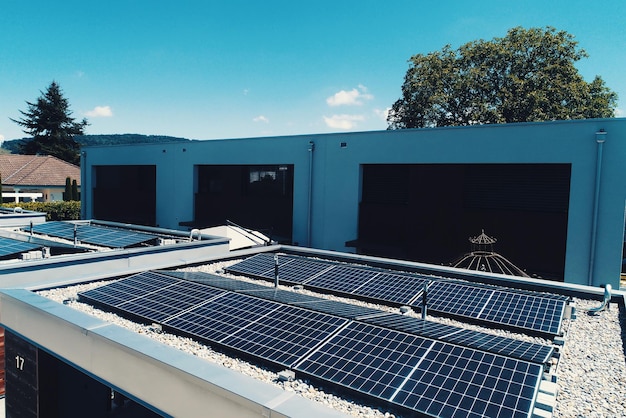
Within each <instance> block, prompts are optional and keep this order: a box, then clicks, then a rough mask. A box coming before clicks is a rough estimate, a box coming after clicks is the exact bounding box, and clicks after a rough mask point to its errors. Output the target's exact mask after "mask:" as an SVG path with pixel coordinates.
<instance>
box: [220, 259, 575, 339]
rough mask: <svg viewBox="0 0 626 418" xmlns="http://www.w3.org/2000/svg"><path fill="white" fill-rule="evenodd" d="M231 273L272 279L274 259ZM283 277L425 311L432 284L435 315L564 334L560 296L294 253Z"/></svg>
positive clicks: (236, 268) (284, 265) (281, 263)
mask: <svg viewBox="0 0 626 418" xmlns="http://www.w3.org/2000/svg"><path fill="white" fill-rule="evenodd" d="M227 270H228V271H230V272H235V273H240V274H245V275H250V276H253V277H263V278H266V279H271V278H273V276H274V259H273V255H272V254H269V253H264V254H258V255H255V256H253V257H251V258H248V259H247V260H244V261H242V262H240V263H238V264H235V265H233V266H231V267H229V268H228V269H227ZM279 277H280V278H281V281H282V279H283V278H286V280H288V281H289V282H291V283H298V284H304V285H305V286H307V287H310V288H314V289H317V290H321V291H329V292H335V293H343V294H346V295H349V296H357V297H360V298H366V299H370V300H378V301H381V302H387V303H389V302H390V303H394V304H398V305H404V304H408V305H411V306H415V307H418V308H421V307H422V298H421V295H422V291H423V288H424V285H425V284H426V283H429V287H428V309H429V310H431V311H433V312H437V313H440V314H446V315H452V316H455V317H458V318H468V319H471V320H474V321H486V322H491V323H498V324H502V325H504V326H507V327H512V328H516V329H519V330H523V331H530V332H533V333H538V334H547V335H558V334H559V333H560V331H561V323H562V318H563V313H564V311H565V304H566V300H567V299H566V298H565V297H561V296H558V295H549V294H539V293H535V292H524V291H518V290H515V289H508V288H503V287H496V286H487V285H480V284H476V283H469V282H462V281H459V280H451V279H437V278H432V277H428V276H423V275H419V274H411V273H401V272H394V271H390V270H383V269H379V268H372V267H367V266H359V265H348V264H342V263H338V262H331V261H320V260H310V259H307V258H304V257H295V256H289V255H280V256H279Z"/></svg>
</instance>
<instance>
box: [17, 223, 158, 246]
mask: <svg viewBox="0 0 626 418" xmlns="http://www.w3.org/2000/svg"><path fill="white" fill-rule="evenodd" d="M25 230H27V231H32V232H36V233H38V234H45V235H48V236H52V237H57V238H62V239H66V240H70V241H71V240H74V237H75V236H76V239H77V240H78V241H80V242H84V243H86V244H92V245H99V246H103V247H109V248H126V247H131V246H134V245H138V244H142V243H145V242H148V241H152V240H155V239H156V238H157V236H156V235H152V234H147V233H144V232H137V231H131V230H122V229H116V228H109V227H103V226H97V225H87V224H77V223H72V222H64V221H51V222H46V223H42V224H38V225H34V226H32V227H27V228H25ZM75 231H76V235H75V234H74V232H75Z"/></svg>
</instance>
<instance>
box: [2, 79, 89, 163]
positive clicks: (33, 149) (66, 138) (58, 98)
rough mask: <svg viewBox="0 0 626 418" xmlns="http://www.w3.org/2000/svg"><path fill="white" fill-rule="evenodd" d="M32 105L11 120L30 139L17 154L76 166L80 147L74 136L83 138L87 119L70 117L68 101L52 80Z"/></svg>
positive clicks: (78, 160)
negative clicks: (20, 127)
mask: <svg viewBox="0 0 626 418" xmlns="http://www.w3.org/2000/svg"><path fill="white" fill-rule="evenodd" d="M41 93H42V96H40V97H39V98H38V99H37V101H36V102H35V103H31V102H28V101H27V102H26V104H27V105H28V110H26V111H21V110H20V113H21V114H22V116H23V118H21V119H19V120H15V119H11V120H12V121H13V122H15V123H17V124H18V125H20V126H22V127H23V128H24V129H23V131H24V133H26V134H27V135H30V136H31V137H32V140H30V141H26V142H24V143H22V144H21V145H20V152H21V153H23V154H30V155H35V154H39V155H52V156H55V157H57V158H60V159H61V160H64V161H67V162H69V163H72V164H79V163H80V155H79V151H80V146H79V145H78V143H77V142H76V141H75V140H74V136H75V135H83V134H84V129H85V127H86V126H87V125H89V123H88V122H87V119H83V120H82V121H80V122H76V121H75V120H74V118H72V116H71V115H72V112H71V111H70V109H69V102H68V100H67V99H66V98H65V97H64V96H63V92H62V91H61V88H60V87H59V85H58V84H57V83H56V82H55V81H53V82H52V83H51V84H50V86H49V87H48V89H47V90H46V92H45V93H44V92H41Z"/></svg>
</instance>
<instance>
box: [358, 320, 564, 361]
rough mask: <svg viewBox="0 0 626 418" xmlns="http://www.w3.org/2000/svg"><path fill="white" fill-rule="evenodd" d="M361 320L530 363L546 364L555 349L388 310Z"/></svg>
mask: <svg viewBox="0 0 626 418" xmlns="http://www.w3.org/2000/svg"><path fill="white" fill-rule="evenodd" d="M360 320H361V321H363V322H367V323H369V324H374V325H378V326H381V327H385V328H391V329H395V330H398V331H403V332H407V333H410V334H415V335H420V336H422V337H428V338H432V339H436V340H440V341H446V342H449V343H454V344H458V345H462V346H465V347H470V348H474V349H477V350H483V351H488V352H490V353H495V354H501V355H504V356H507V357H512V358H516V359H520V360H525V361H529V362H532V363H539V364H545V363H547V362H548V361H549V360H550V358H551V357H552V355H553V353H554V348H553V347H551V346H548V345H543V344H537V343H531V342H527V341H520V340H517V339H514V338H507V337H501V336H497V335H492V334H486V333H484V332H480V331H473V330H469V329H465V328H460V327H455V326H452V325H446V324H440V323H437V322H432V321H427V320H423V319H420V318H416V317H411V316H405V315H399V314H389V315H384V316H374V317H368V318H362V319H360Z"/></svg>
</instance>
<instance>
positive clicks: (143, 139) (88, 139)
mask: <svg viewBox="0 0 626 418" xmlns="http://www.w3.org/2000/svg"><path fill="white" fill-rule="evenodd" d="M74 139H75V140H76V141H77V142H78V143H79V144H80V145H81V146H89V147H91V146H100V145H126V144H154V143H160V142H186V141H191V140H190V139H186V138H177V137H175V136H164V135H141V134H114V135H77V136H75V137H74ZM26 141H30V138H21V139H13V140H10V141H4V142H3V143H2V147H1V148H2V150H6V151H8V152H10V153H12V154H17V153H18V147H19V144H21V143H22V142H26Z"/></svg>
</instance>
